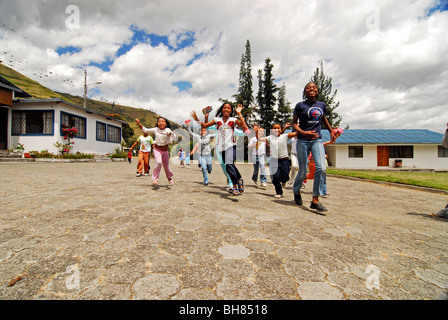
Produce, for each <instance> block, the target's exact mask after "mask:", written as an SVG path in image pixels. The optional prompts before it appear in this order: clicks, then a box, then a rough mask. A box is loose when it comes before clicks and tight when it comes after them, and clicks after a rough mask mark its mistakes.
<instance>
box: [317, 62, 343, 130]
mask: <svg viewBox="0 0 448 320" xmlns="http://www.w3.org/2000/svg"><path fill="white" fill-rule="evenodd" d="M310 81H311V82H314V83H316V85H317V88H318V90H319V95H318V96H317V101H322V102H325V105H326V109H327V111H326V113H325V116H326V117H327V119H328V122H329V123H330V125H331V127H332V128H337V127H339V124H340V123H341V121H342V117H341V116H340V115H339V114H338V113H337V112H336V111H335V110H336V108H337V107H339V101H338V102H336V101H335V97H336V94H337V93H338V90H337V89H336V90H334V92H333V93H332V90H333V85H332V81H333V79H332V78H331V77H327V76H325V73H324V63H323V61H321V62H320V68H319V67H318V68H316V70H315V71H314V75H313V77H312V78H311V79H310Z"/></svg>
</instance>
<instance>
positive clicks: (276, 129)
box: [260, 123, 297, 198]
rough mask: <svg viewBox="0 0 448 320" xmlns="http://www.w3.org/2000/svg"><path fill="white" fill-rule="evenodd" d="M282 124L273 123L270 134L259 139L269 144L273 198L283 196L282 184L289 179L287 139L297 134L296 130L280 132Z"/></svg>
mask: <svg viewBox="0 0 448 320" xmlns="http://www.w3.org/2000/svg"><path fill="white" fill-rule="evenodd" d="M281 132H282V126H281V124H279V123H274V125H273V126H272V129H271V134H270V135H269V136H268V137H266V138H261V139H260V141H267V142H268V143H269V145H270V146H271V157H272V158H271V161H270V163H269V170H270V172H271V180H272V183H273V184H274V187H275V196H274V197H275V198H283V188H282V184H283V183H286V182H288V180H289V171H290V165H289V154H288V140H289V139H291V138H292V137H295V136H297V132H289V133H283V134H282V133H281Z"/></svg>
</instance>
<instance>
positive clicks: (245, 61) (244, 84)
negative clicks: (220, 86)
mask: <svg viewBox="0 0 448 320" xmlns="http://www.w3.org/2000/svg"><path fill="white" fill-rule="evenodd" d="M233 98H235V99H236V102H237V104H238V103H241V104H242V105H243V106H244V109H243V116H244V118H245V120H246V122H248V123H250V122H251V120H252V117H253V107H252V105H253V102H254V96H253V90H252V54H251V47H250V41H249V40H247V41H246V51H245V53H244V54H243V55H242V57H241V67H240V78H239V86H238V93H237V94H236V95H234V96H233Z"/></svg>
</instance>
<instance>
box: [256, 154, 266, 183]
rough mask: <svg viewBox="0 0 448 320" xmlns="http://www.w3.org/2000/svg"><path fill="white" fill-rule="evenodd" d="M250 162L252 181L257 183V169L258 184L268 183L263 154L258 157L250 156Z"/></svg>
mask: <svg viewBox="0 0 448 320" xmlns="http://www.w3.org/2000/svg"><path fill="white" fill-rule="evenodd" d="M252 162H253V163H254V173H253V175H252V180H253V181H255V182H257V180H258V168H260V182H262V183H263V182H268V178H267V176H266V167H265V165H266V156H265V155H264V154H262V155H258V156H252Z"/></svg>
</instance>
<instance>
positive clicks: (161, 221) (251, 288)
mask: <svg viewBox="0 0 448 320" xmlns="http://www.w3.org/2000/svg"><path fill="white" fill-rule="evenodd" d="M172 160H173V161H172V163H171V167H172V169H173V172H174V174H175V176H174V181H175V183H174V185H173V186H170V185H169V184H168V182H167V181H166V178H165V175H164V172H163V170H162V173H161V179H160V185H159V186H158V187H153V186H152V185H151V179H150V178H149V177H138V178H137V177H136V176H135V171H136V166H137V164H136V161H134V162H133V163H132V164H131V165H130V164H128V163H127V162H104V163H37V162H36V163H1V164H0V198H1V199H2V202H1V206H0V299H4V300H11V299H52V300H59V299H76V300H78V299H154V300H155V299H162V300H167V299H177V300H178V299H188V300H196V299H199V300H205V299H212V300H214V299H224V300H230V299H249V300H253V299H262V300H270V299H275V300H280V299H282V300H286V299H335V300H339V299H340V300H345V299H350V300H357V299H375V300H379V299H406V300H409V299H419V300H420V299H432V300H436V299H446V292H447V289H448V250H447V246H448V220H442V219H436V218H432V217H431V216H430V214H431V213H434V212H437V211H438V210H440V209H441V208H442V207H444V206H445V205H446V203H447V196H446V195H443V194H437V193H431V192H424V191H419V190H412V189H406V188H397V187H394V186H387V185H380V184H375V183H369V182H363V181H352V180H347V179H340V178H336V177H328V178H327V183H328V191H329V193H330V195H329V196H328V197H327V198H321V202H322V203H323V204H324V205H325V206H326V207H327V208H328V209H329V211H328V212H327V213H325V214H317V213H316V212H315V211H313V210H311V209H309V202H310V201H311V197H312V194H311V191H312V181H310V182H309V183H308V186H307V187H306V189H305V190H304V191H303V192H302V197H303V200H304V206H302V207H298V206H297V205H296V204H295V203H294V200H293V194H292V189H291V187H290V186H288V187H287V188H286V190H285V198H283V199H275V198H274V197H273V196H274V193H275V192H274V187H273V185H272V184H269V186H268V187H267V188H266V189H263V188H261V187H257V186H255V185H254V184H253V183H252V181H251V179H250V178H251V176H252V165H244V164H238V168H239V169H240V171H241V173H242V175H243V178H244V179H245V184H246V188H245V191H244V193H243V194H242V195H241V196H238V197H234V196H232V195H230V194H229V193H228V192H227V190H226V189H227V188H226V181H225V178H224V175H223V173H222V171H221V168H220V167H219V166H218V165H216V164H214V167H213V172H212V174H211V175H210V182H211V183H210V185H208V186H203V185H202V175H201V171H200V170H198V168H197V166H196V165H195V164H193V165H192V166H191V168H190V169H186V168H179V166H178V162H177V161H176V160H177V159H172ZM151 167H152V168H153V167H154V162H153V159H151Z"/></svg>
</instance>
